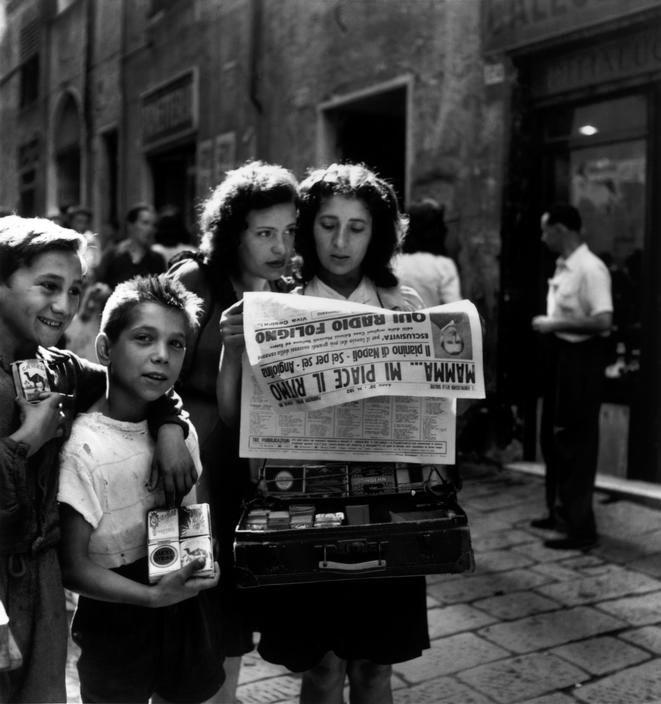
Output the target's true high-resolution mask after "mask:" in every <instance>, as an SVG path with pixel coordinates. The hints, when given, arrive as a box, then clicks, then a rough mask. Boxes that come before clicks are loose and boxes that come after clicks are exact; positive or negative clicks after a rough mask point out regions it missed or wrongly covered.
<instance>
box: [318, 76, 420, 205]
mask: <svg viewBox="0 0 661 704" xmlns="http://www.w3.org/2000/svg"><path fill="white" fill-rule="evenodd" d="M409 91H410V87H409V84H408V81H406V82H403V83H402V82H399V84H397V85H390V86H387V85H384V86H380V87H379V86H377V87H374V88H373V89H370V90H368V91H366V92H362V93H359V94H355V95H351V96H345V97H343V98H341V99H338V100H336V101H333V102H332V103H329V104H326V105H322V106H321V117H322V123H321V139H322V142H323V144H322V148H321V154H320V155H319V156H320V159H319V161H320V163H321V162H325V163H330V162H332V161H340V162H362V163H364V164H365V165H366V166H367V167H368V168H370V169H372V170H373V171H376V173H377V174H379V176H381V177H383V178H385V179H386V180H388V181H389V182H390V183H391V184H392V185H393V186H394V188H395V191H396V193H397V198H398V199H399V202H400V206H401V207H402V208H403V207H405V204H406V201H407V139H408V134H407V129H408V125H407V105H408V101H409Z"/></svg>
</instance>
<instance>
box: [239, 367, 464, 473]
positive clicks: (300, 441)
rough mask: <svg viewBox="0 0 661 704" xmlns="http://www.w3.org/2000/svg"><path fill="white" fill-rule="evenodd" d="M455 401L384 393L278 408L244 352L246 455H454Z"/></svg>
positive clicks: (429, 458)
mask: <svg viewBox="0 0 661 704" xmlns="http://www.w3.org/2000/svg"><path fill="white" fill-rule="evenodd" d="M455 429H456V401H455V400H454V399H448V398H420V397H412V396H403V397H402V396H379V397H375V398H368V399H365V400H361V401H351V402H349V403H343V404H340V405H337V406H329V407H327V408H322V409H321V410H317V411H312V410H309V409H308V408H307V407H305V406H300V405H296V406H294V407H290V408H284V409H283V408H278V407H277V406H276V405H275V404H274V402H273V399H272V397H271V396H270V395H269V394H267V393H266V392H265V391H264V390H263V389H262V388H261V387H260V386H259V385H258V384H257V382H256V380H255V376H254V374H253V373H252V370H251V368H250V365H249V364H248V361H247V359H246V358H245V357H244V364H243V377H242V387H241V433H240V447H239V454H240V456H241V457H254V458H266V457H268V458H269V459H287V460H290V461H295V460H326V461H329V460H344V461H349V460H351V461H358V462H360V461H366V462H379V461H380V462H415V463H418V464H452V463H453V462H454V461H455Z"/></svg>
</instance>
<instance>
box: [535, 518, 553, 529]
mask: <svg viewBox="0 0 661 704" xmlns="http://www.w3.org/2000/svg"><path fill="white" fill-rule="evenodd" d="M530 525H531V527H532V528H544V529H545V530H553V529H554V528H555V527H556V522H555V518H553V516H545V517H544V518H535V519H533V520H532V521H530Z"/></svg>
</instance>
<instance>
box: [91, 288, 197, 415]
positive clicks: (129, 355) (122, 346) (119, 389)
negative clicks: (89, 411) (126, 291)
mask: <svg viewBox="0 0 661 704" xmlns="http://www.w3.org/2000/svg"><path fill="white" fill-rule="evenodd" d="M186 333H187V327H186V317H185V315H184V313H183V312H182V311H180V310H177V309H176V308H172V307H169V306H165V305H162V304H161V303H152V302H144V303H139V304H137V305H136V306H135V307H134V308H133V310H132V311H131V314H130V316H129V322H128V324H127V326H126V327H125V328H124V329H123V330H122V331H121V333H120V334H119V337H118V338H117V340H115V341H114V342H110V341H109V340H108V338H107V337H106V336H105V335H103V336H100V338H101V337H102V338H104V339H103V340H98V341H97V345H99V344H101V348H103V347H104V345H105V351H106V352H107V354H103V350H102V351H101V352H100V353H99V359H100V360H101V362H102V363H104V364H107V365H109V368H110V371H109V377H110V389H109V392H110V393H109V401H110V403H111V405H113V406H115V409H116V410H119V406H118V404H121V406H122V408H124V409H125V410H126V411H128V412H129V413H128V415H130V416H136V415H137V416H140V415H141V413H142V408H143V407H144V406H145V405H146V404H147V403H150V402H151V401H155V400H156V399H157V398H160V397H161V396H162V395H163V394H164V393H165V392H166V391H167V390H168V389H169V388H170V387H172V386H173V385H174V383H175V381H176V380H177V378H178V376H179V373H180V372H181V367H182V365H183V362H184V354H185V352H186ZM98 349H99V348H98V347H97V350H98ZM122 415H123V416H124V415H125V414H124V413H122ZM124 419H125V420H132V419H134V418H129V417H125V418H124Z"/></svg>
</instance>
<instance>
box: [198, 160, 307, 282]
mask: <svg viewBox="0 0 661 704" xmlns="http://www.w3.org/2000/svg"><path fill="white" fill-rule="evenodd" d="M284 203H293V204H294V206H296V205H297V204H298V183H297V181H296V177H295V176H294V174H293V173H292V172H291V171H289V170H288V169H285V168H283V167H282V166H277V165H276V164H265V163H264V162H262V161H249V162H247V163H246V164H244V165H243V166H240V167H239V168H238V169H233V170H232V171H228V172H227V176H226V177H225V178H224V179H223V181H222V183H220V184H219V185H218V186H216V188H215V189H214V191H213V193H212V194H211V195H210V196H209V197H208V198H207V199H206V200H205V201H204V203H202V207H201V214H200V228H201V230H202V241H201V243H200V251H201V252H202V254H203V255H204V256H205V257H206V260H207V263H208V264H209V266H210V267H211V270H212V271H223V272H227V273H230V274H238V273H239V272H238V271H237V266H238V257H237V252H238V249H239V242H240V239H241V233H242V232H243V231H244V230H245V229H246V227H248V213H250V211H252V210H264V209H265V208H270V207H272V206H274V205H281V204H284Z"/></svg>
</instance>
